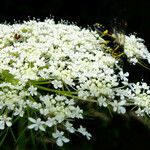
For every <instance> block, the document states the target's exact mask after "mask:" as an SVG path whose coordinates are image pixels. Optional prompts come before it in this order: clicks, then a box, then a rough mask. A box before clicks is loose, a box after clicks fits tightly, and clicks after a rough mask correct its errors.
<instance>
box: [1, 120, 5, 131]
mask: <svg viewBox="0 0 150 150" xmlns="http://www.w3.org/2000/svg"><path fill="white" fill-rule="evenodd" d="M4 128H5V124H4V121H0V129H1V130H3V129H4Z"/></svg>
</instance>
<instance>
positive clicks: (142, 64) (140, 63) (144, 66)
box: [137, 60, 150, 71]
mask: <svg viewBox="0 0 150 150" xmlns="http://www.w3.org/2000/svg"><path fill="white" fill-rule="evenodd" d="M137 63H138V64H139V65H141V66H142V67H143V68H145V69H147V70H149V71H150V68H149V67H147V65H146V64H144V63H143V62H141V61H140V60H139V61H138V62H137Z"/></svg>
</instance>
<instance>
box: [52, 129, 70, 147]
mask: <svg viewBox="0 0 150 150" xmlns="http://www.w3.org/2000/svg"><path fill="white" fill-rule="evenodd" d="M52 136H53V137H54V138H55V139H56V144H57V145H58V146H63V142H64V143H68V142H69V141H70V140H69V139H68V138H66V137H65V136H64V132H62V131H58V130H56V132H55V133H53V134H52Z"/></svg>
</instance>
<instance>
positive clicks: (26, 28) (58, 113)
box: [0, 19, 150, 146]
mask: <svg viewBox="0 0 150 150" xmlns="http://www.w3.org/2000/svg"><path fill="white" fill-rule="evenodd" d="M131 39H132V40H131ZM101 41H103V39H101V38H99V37H98V35H97V34H96V33H95V32H94V31H90V30H89V29H81V28H79V27H77V26H75V25H68V24H62V23H59V24H55V23H54V21H53V20H51V19H47V20H45V21H44V22H38V21H35V20H33V21H28V22H24V23H23V24H14V25H3V24H1V25H0V112H1V113H0V114H1V115H0V129H1V130H2V129H5V127H6V126H8V127H10V126H12V125H13V118H14V117H16V116H19V117H24V116H25V117H26V116H28V121H29V123H28V124H27V125H28V128H29V129H34V130H35V131H37V130H40V131H42V132H47V131H48V130H49V128H51V127H55V128H51V129H53V132H52V137H53V138H54V139H56V143H57V145H58V146H62V145H63V143H67V142H69V139H68V138H67V137H66V134H65V130H67V131H68V132H70V133H74V132H79V133H81V134H83V135H84V136H86V137H87V139H90V138H91V134H90V133H88V132H87V131H86V129H85V128H83V127H82V126H81V125H80V126H79V127H78V128H75V127H74V126H73V124H72V120H73V119H74V118H77V119H83V118H84V116H83V113H84V111H83V110H82V105H80V104H82V103H83V102H87V103H96V104H98V105H99V106H100V107H108V106H109V107H111V108H112V110H113V111H116V112H118V113H125V112H126V108H125V107H126V106H128V105H133V106H137V109H136V113H137V114H138V115H144V113H147V114H148V115H149V114H150V89H149V86H148V85H147V84H146V83H141V84H140V83H137V84H134V83H132V84H131V83H128V76H129V73H128V72H126V73H124V71H123V69H121V68H120V67H119V68H118V67H117V66H118V61H117V60H115V58H113V57H112V56H111V55H110V54H108V53H105V51H104V49H105V48H104V45H102V44H100V43H101ZM135 43H136V44H135ZM125 50H126V51H125V53H126V54H127V56H128V57H129V58H135V59H138V57H142V58H145V59H146V58H147V57H146V55H147V54H148V55H150V54H149V53H148V52H147V51H146V48H145V46H143V44H142V43H141V40H139V39H136V38H135V36H133V35H131V36H130V37H126V45H125ZM139 51H140V52H139ZM148 55H147V56H148ZM80 107H81V108H80ZM29 110H30V111H29ZM32 112H34V113H32ZM5 124H6V126H5Z"/></svg>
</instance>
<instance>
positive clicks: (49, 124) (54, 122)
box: [45, 117, 56, 127]
mask: <svg viewBox="0 0 150 150" xmlns="http://www.w3.org/2000/svg"><path fill="white" fill-rule="evenodd" d="M45 124H46V125H47V126H48V127H52V126H53V125H55V124H56V120H55V119H54V118H50V117H48V119H47V121H46V122H45Z"/></svg>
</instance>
